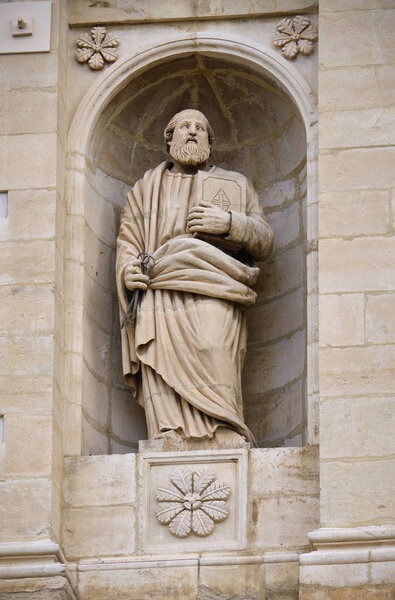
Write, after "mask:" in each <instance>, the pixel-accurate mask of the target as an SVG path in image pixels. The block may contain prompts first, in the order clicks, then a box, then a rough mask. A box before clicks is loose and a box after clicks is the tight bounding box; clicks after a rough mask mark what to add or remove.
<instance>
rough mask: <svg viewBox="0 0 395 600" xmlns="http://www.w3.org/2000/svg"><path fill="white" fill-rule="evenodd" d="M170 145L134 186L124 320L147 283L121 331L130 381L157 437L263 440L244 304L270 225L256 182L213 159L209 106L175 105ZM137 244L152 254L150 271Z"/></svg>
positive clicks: (123, 275) (127, 221)
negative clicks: (165, 158) (253, 419)
mask: <svg viewBox="0 0 395 600" xmlns="http://www.w3.org/2000/svg"><path fill="white" fill-rule="evenodd" d="M165 143H166V147H167V150H168V152H169V154H170V157H171V162H163V163H162V164H160V165H158V166H157V167H156V168H154V169H151V170H149V171H147V172H146V173H145V174H144V176H143V178H142V179H140V180H139V181H138V182H137V183H136V184H135V185H134V187H133V189H132V190H131V191H130V192H129V193H128V201H127V204H126V207H125V212H124V215H123V218H122V221H121V226H120V231H119V236H118V240H117V265H116V272H117V286H118V295H119V305H120V316H121V320H122V319H123V317H124V315H125V313H126V311H127V308H128V305H129V303H130V298H131V292H132V293H133V291H134V290H137V289H138V290H139V292H138V295H139V300H138V306H137V310H136V318H135V322H134V323H130V322H129V323H128V324H127V325H126V327H124V328H123V329H122V360H123V370H124V376H125V380H126V382H127V383H128V385H130V387H131V388H132V389H133V392H134V394H135V396H136V397H137V399H138V401H139V403H140V404H141V405H142V406H143V407H144V408H145V413H146V419H147V425H148V435H149V438H150V439H153V438H158V437H159V438H165V439H169V437H170V439H171V437H172V436H173V438H174V437H175V438H179V439H187V440H195V441H202V440H206V441H209V442H210V441H212V440H213V438H214V439H217V440H219V445H220V447H226V445H227V444H226V443H223V444H222V445H221V440H222V442H223V440H224V439H227V438H228V439H232V435H233V437H234V435H236V434H235V433H234V432H237V434H239V435H236V437H237V438H239V436H242V438H243V439H244V438H245V439H246V440H247V441H248V442H250V443H254V440H253V436H252V434H251V432H250V431H249V429H248V428H247V426H246V425H245V424H244V421H243V416H242V394H241V371H242V365H243V359H244V356H245V352H246V319H245V314H244V307H245V306H248V305H251V304H253V303H254V302H255V299H256V294H255V292H254V291H253V290H252V289H251V287H252V286H253V285H254V284H255V283H256V281H257V278H258V274H259V269H258V267H256V266H255V265H254V263H253V260H259V261H262V260H264V259H265V258H267V257H268V256H269V255H270V253H271V251H272V246H273V233H272V230H271V229H270V227H269V225H268V224H267V222H266V220H265V217H264V215H263V212H262V210H261V208H260V206H259V202H258V197H257V195H256V193H255V191H254V189H253V188H252V187H251V185H250V184H249V182H248V181H247V179H246V178H245V177H244V176H243V175H241V174H240V173H237V172H233V171H227V170H224V169H221V168H219V167H216V166H212V165H211V164H210V153H211V146H212V143H213V131H212V128H211V126H210V124H209V122H208V120H207V119H206V117H205V116H204V115H203V114H202V113H201V112H199V111H197V110H192V109H188V110H183V111H181V112H179V113H178V114H176V115H175V116H174V117H173V118H172V119H171V120H170V122H169V124H168V125H167V127H166V129H165ZM140 253H147V255H149V257H152V258H150V259H149V261H148V263H147V266H148V267H149V266H151V268H150V269H149V270H148V272H146V273H144V272H143V271H145V269H143V270H142V269H141V256H140V258H138V257H139V255H140ZM232 432H233V433H232ZM239 440H240V438H239ZM233 443H234V441H232V442H231V443H230V444H228V446H229V445H230V447H232V444H233ZM236 445H237V444H236Z"/></svg>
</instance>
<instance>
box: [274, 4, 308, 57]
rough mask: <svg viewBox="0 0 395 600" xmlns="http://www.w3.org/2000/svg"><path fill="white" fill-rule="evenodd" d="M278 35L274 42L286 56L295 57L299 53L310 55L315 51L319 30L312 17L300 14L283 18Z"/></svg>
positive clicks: (278, 28) (278, 27) (278, 26)
mask: <svg viewBox="0 0 395 600" xmlns="http://www.w3.org/2000/svg"><path fill="white" fill-rule="evenodd" d="M277 30H278V32H279V33H278V35H276V37H275V38H274V39H273V44H274V46H276V47H277V48H281V51H282V53H283V54H284V56H285V58H288V59H293V58H295V57H296V56H297V55H298V54H304V55H305V56H308V55H309V54H312V52H313V51H314V44H313V42H316V41H317V39H318V31H317V29H316V27H314V26H313V25H312V24H311V21H310V19H307V18H306V17H302V16H300V15H298V16H296V17H294V18H293V19H291V18H285V19H282V20H281V21H280V22H279V24H278V25H277Z"/></svg>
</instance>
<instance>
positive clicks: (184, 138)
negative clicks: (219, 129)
mask: <svg viewBox="0 0 395 600" xmlns="http://www.w3.org/2000/svg"><path fill="white" fill-rule="evenodd" d="M169 153H170V156H171V157H172V158H173V159H174V160H175V161H177V162H179V163H181V164H184V165H199V164H202V163H204V162H205V161H206V160H207V159H208V158H209V156H210V144H209V140H208V125H207V121H206V119H205V118H204V116H203V115H202V113H200V112H198V111H195V110H184V111H183V112H182V113H180V116H179V118H178V120H177V124H176V126H175V128H174V131H173V138H172V140H171V142H170V145H169Z"/></svg>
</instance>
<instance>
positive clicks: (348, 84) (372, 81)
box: [319, 6, 389, 113]
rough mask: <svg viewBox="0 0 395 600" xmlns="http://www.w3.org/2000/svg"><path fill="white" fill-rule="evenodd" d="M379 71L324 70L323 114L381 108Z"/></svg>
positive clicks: (372, 69)
mask: <svg viewBox="0 0 395 600" xmlns="http://www.w3.org/2000/svg"><path fill="white" fill-rule="evenodd" d="M320 9H321V6H320ZM381 68H382V67H379V69H381ZM377 71H378V69H377V68H376V67H373V66H372V67H366V66H364V67H358V66H354V67H344V68H342V69H322V70H321V72H320V84H319V90H320V111H321V113H322V112H324V111H326V110H331V111H333V110H348V109H362V108H375V107H379V106H381V103H382V96H381V93H380V92H381V89H380V87H378V86H377V85H376V76H377ZM388 75H389V73H388Z"/></svg>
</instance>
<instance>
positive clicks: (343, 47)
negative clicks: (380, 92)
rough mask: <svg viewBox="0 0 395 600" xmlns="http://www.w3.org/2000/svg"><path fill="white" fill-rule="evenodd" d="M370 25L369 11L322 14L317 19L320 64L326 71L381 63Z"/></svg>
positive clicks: (371, 17) (371, 21)
mask: <svg viewBox="0 0 395 600" xmlns="http://www.w3.org/2000/svg"><path fill="white" fill-rule="evenodd" d="M373 23H374V21H373V15H372V14H371V13H370V12H369V11H357V10H356V11H350V12H341V13H336V12H332V13H323V14H322V15H321V17H320V61H321V62H322V63H323V64H324V65H325V66H326V67H329V66H331V67H335V66H337V67H339V66H352V65H375V64H377V63H381V62H383V61H382V58H381V53H380V49H379V44H378V43H377V41H376V37H375V36H374V35H372V27H373ZM334 32H335V33H334Z"/></svg>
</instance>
